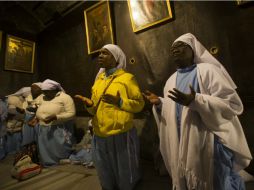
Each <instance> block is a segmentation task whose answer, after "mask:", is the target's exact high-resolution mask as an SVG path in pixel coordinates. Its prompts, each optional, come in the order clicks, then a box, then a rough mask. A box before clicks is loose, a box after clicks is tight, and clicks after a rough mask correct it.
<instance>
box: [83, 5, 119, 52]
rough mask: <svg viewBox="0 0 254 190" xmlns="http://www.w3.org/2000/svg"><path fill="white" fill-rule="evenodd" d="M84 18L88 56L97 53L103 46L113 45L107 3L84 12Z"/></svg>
mask: <svg viewBox="0 0 254 190" xmlns="http://www.w3.org/2000/svg"><path fill="white" fill-rule="evenodd" d="M84 16H85V27H86V38H87V48H88V54H92V53H95V52H98V51H99V50H100V49H101V48H102V46H103V45H106V44H113V43H114V38H113V32H112V24H111V14H110V7H109V2H108V1H102V2H99V3H96V4H95V5H93V6H92V7H89V8H88V9H86V10H85V11H84Z"/></svg>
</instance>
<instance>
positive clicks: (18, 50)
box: [4, 35, 35, 73]
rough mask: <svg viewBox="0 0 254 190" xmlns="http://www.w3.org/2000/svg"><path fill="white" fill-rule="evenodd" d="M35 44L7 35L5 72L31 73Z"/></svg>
mask: <svg viewBox="0 0 254 190" xmlns="http://www.w3.org/2000/svg"><path fill="white" fill-rule="evenodd" d="M34 52H35V42H32V41H29V40H25V39H22V38H18V37H15V36H11V35H7V38H6V50H5V65H4V68H5V70H11V71H19V72H26V73H33V69H34Z"/></svg>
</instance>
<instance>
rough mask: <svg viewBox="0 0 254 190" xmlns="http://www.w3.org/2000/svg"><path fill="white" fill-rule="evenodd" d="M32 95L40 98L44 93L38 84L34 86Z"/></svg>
mask: <svg viewBox="0 0 254 190" xmlns="http://www.w3.org/2000/svg"><path fill="white" fill-rule="evenodd" d="M31 93H32V96H33V97H38V96H39V95H41V93H42V91H41V88H40V87H39V86H37V85H36V84H32V86H31Z"/></svg>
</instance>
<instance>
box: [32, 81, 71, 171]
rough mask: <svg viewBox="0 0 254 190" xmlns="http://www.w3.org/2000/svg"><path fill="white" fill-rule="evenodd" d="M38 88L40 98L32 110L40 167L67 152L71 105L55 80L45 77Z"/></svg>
mask: <svg viewBox="0 0 254 190" xmlns="http://www.w3.org/2000/svg"><path fill="white" fill-rule="evenodd" d="M41 89H42V92H43V97H42V101H41V104H40V106H39V107H38V109H37V111H36V118H37V119H38V122H39V132H38V145H39V154H40V159H41V162H42V164H43V165H44V166H52V165H56V164H58V163H59V161H60V159H66V158H68V157H69V156H70V154H71V150H72V143H73V140H74V139H73V135H72V134H73V118H74V116H75V106H74V102H73V100H72V98H71V97H70V96H69V95H67V94H66V93H65V92H64V91H63V88H62V87H61V85H60V84H59V83H58V82H56V81H53V80H50V79H47V80H45V81H43V83H42V85H41Z"/></svg>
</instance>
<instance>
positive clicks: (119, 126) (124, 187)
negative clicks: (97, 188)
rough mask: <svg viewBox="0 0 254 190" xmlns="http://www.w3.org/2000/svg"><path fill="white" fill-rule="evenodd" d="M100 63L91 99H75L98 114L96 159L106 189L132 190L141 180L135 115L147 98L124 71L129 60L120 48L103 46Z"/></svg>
mask: <svg viewBox="0 0 254 190" xmlns="http://www.w3.org/2000/svg"><path fill="white" fill-rule="evenodd" d="M98 63H99V64H100V67H101V69H100V71H99V73H98V74H97V76H96V80H95V83H94V85H93V87H92V97H91V99H89V98H86V97H83V96H81V95H76V96H75V97H76V98H79V99H80V100H82V101H83V102H84V104H85V107H86V109H87V110H88V112H89V113H91V114H92V115H94V117H93V120H92V125H93V127H94V137H93V145H92V150H93V160H94V163H95V167H96V170H97V172H98V176H99V179H100V183H101V186H102V189H103V190H114V189H120V190H132V189H133V188H134V187H135V185H136V183H137V182H138V180H139V179H140V173H139V143H138V136H137V131H136V129H135V127H133V115H134V113H137V112H140V111H141V110H142V109H143V107H144V100H143V96H142V93H141V91H140V89H139V87H138V84H137V82H136V80H135V77H134V76H133V75H132V74H130V73H127V72H126V71H124V70H123V69H124V68H125V67H126V57H125V54H124V53H123V51H122V50H121V49H120V48H119V47H118V46H116V45H113V44H107V45H105V46H103V48H102V49H101V50H100V54H99V57H98Z"/></svg>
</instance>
